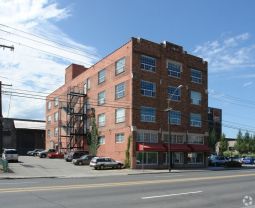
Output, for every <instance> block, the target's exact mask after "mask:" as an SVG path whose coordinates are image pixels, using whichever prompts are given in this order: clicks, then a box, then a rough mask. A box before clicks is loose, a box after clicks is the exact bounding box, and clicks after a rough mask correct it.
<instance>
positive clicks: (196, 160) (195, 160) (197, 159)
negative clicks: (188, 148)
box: [187, 152, 204, 164]
mask: <svg viewBox="0 0 255 208" xmlns="http://www.w3.org/2000/svg"><path fill="white" fill-rule="evenodd" d="M187 162H188V164H202V163H203V162H204V154H203V153H202V152H190V153H188V157H187Z"/></svg>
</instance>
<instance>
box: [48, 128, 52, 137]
mask: <svg viewBox="0 0 255 208" xmlns="http://www.w3.org/2000/svg"><path fill="white" fill-rule="evenodd" d="M47 135H48V137H51V132H50V130H49V129H48V130H47Z"/></svg>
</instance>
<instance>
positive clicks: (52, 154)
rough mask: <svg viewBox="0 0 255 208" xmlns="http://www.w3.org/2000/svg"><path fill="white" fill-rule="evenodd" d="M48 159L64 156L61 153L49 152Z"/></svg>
mask: <svg viewBox="0 0 255 208" xmlns="http://www.w3.org/2000/svg"><path fill="white" fill-rule="evenodd" d="M48 158H52V159H53V158H64V154H63V153H61V152H51V153H48Z"/></svg>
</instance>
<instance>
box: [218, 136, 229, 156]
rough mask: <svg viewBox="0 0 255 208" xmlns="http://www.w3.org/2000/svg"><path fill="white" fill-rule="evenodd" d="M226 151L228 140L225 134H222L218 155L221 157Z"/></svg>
mask: <svg viewBox="0 0 255 208" xmlns="http://www.w3.org/2000/svg"><path fill="white" fill-rule="evenodd" d="M227 150H228V140H227V139H226V136H225V134H222V135H221V138H220V145H219V154H220V155H223V152H225V151H227Z"/></svg>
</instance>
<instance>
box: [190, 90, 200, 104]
mask: <svg viewBox="0 0 255 208" xmlns="http://www.w3.org/2000/svg"><path fill="white" fill-rule="evenodd" d="M190 97H191V103H192V104H194V105H201V93H200V92H196V91H191V92H190Z"/></svg>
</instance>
